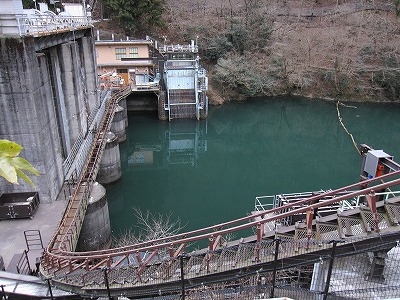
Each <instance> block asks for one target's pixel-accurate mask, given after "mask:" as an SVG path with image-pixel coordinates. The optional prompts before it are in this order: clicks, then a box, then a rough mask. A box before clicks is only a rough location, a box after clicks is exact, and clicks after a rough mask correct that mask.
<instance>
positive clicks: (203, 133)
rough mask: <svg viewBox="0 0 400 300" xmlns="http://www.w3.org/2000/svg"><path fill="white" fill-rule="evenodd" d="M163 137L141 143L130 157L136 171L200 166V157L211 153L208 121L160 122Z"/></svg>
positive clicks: (129, 159) (137, 142)
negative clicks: (144, 168) (178, 166)
mask: <svg viewBox="0 0 400 300" xmlns="http://www.w3.org/2000/svg"><path fill="white" fill-rule="evenodd" d="M159 124H160V126H159V127H160V134H159V135H158V136H153V139H152V140H146V141H143V140H137V141H136V143H135V141H133V142H134V147H133V151H132V152H130V153H131V154H130V155H129V157H128V165H131V166H133V167H150V168H154V167H159V168H163V167H166V166H168V165H179V164H187V165H191V166H198V163H199V156H200V155H201V154H204V153H205V152H207V139H206V137H207V120H204V121H202V122H195V121H193V120H176V121H175V120H174V122H172V123H165V122H160V123H159Z"/></svg>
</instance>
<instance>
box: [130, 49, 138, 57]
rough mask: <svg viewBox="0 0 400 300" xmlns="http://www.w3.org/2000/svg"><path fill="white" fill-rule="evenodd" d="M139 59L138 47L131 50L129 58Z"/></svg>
mask: <svg viewBox="0 0 400 300" xmlns="http://www.w3.org/2000/svg"><path fill="white" fill-rule="evenodd" d="M138 57H139V53H138V48H137V47H134V48H129V58H138Z"/></svg>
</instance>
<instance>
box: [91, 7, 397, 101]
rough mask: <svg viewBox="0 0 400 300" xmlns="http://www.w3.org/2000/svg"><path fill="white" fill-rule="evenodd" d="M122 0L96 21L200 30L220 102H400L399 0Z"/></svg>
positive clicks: (171, 31) (129, 27) (159, 34)
mask: <svg viewBox="0 0 400 300" xmlns="http://www.w3.org/2000/svg"><path fill="white" fill-rule="evenodd" d="M121 1H122V0H103V3H102V6H101V7H102V11H103V13H104V11H106V12H107V14H108V15H107V17H108V18H112V19H113V22H108V25H107V23H103V24H102V25H100V24H98V27H99V28H101V29H102V30H114V31H115V30H117V29H120V30H124V32H123V33H124V34H127V35H130V36H132V35H136V36H137V37H142V36H141V35H144V34H149V35H151V36H153V37H155V38H159V39H160V40H163V39H166V40H167V43H181V44H182V43H189V42H190V40H197V41H198V44H199V47H200V54H201V57H202V64H203V65H204V66H206V68H207V69H208V71H209V74H210V77H211V90H210V91H209V95H210V96H211V97H210V98H211V99H212V100H214V101H216V102H221V101H226V100H241V99H246V98H249V97H256V96H264V95H282V94H296V95H303V96H307V97H315V98H331V99H340V100H352V101H390V102H400V56H399V54H400V23H399V20H400V19H399V18H400V17H399V15H400V0H391V1H383V0H382V1H380V0H368V1H367V0H326V1H323V0H313V1H311V0H275V1H273V0H189V1H180V0H157V1H154V0H153V1H148V0H131V1H122V2H123V3H125V6H124V7H123V8H121V7H122V6H121V5H122V2H121ZM149 2H151V3H153V5H152V6H148V5H145V4H146V3H149ZM154 3H156V5H155V6H154ZM99 7H100V5H99ZM135 7H136V9H135ZM129 11H134V12H135V13H134V17H132V18H130V17H127V16H126V14H127V13H128V12H129ZM129 22H130V23H129ZM110 24H111V25H110ZM116 24H118V25H117V26H115V25H116ZM110 27H111V28H110ZM116 27H119V28H116Z"/></svg>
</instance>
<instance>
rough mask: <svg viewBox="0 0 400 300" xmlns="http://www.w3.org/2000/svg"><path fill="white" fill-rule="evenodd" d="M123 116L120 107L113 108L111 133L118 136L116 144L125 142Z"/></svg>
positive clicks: (122, 110)
mask: <svg viewBox="0 0 400 300" xmlns="http://www.w3.org/2000/svg"><path fill="white" fill-rule="evenodd" d="M124 115H125V113H124V109H123V108H122V107H121V106H119V105H117V107H116V108H115V113H114V118H113V121H112V123H111V131H112V132H113V133H115V134H116V135H117V136H118V143H121V142H123V141H125V140H126V131H125V116H124Z"/></svg>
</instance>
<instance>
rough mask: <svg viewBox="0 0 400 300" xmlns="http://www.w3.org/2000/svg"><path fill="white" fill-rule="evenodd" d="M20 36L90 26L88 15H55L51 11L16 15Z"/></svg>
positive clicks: (90, 21)
mask: <svg viewBox="0 0 400 300" xmlns="http://www.w3.org/2000/svg"><path fill="white" fill-rule="evenodd" d="M17 23H18V29H19V34H20V36H26V35H35V34H40V33H43V34H49V33H54V32H57V31H63V30H72V29H78V28H79V27H87V26H92V20H91V19H90V18H88V17H85V16H82V17H75V16H69V15H56V14H54V13H51V12H47V13H43V14H42V13H40V12H39V11H37V12H36V14H31V15H29V14H24V15H17Z"/></svg>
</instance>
